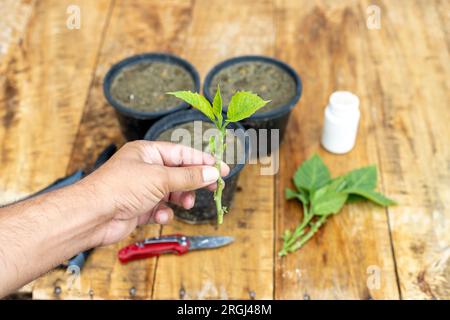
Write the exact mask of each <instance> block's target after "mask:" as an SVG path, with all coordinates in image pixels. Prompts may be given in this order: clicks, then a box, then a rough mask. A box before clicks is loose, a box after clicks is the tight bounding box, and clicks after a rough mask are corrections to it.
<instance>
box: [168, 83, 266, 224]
mask: <svg viewBox="0 0 450 320" xmlns="http://www.w3.org/2000/svg"><path fill="white" fill-rule="evenodd" d="M168 94H170V95H173V96H175V97H177V98H179V99H181V100H183V101H185V102H186V103H188V104H190V105H191V106H192V107H194V108H195V109H198V110H199V111H201V112H202V113H203V114H204V115H206V116H207V117H208V118H209V119H210V120H211V121H212V122H213V123H214V125H215V126H216V128H217V129H218V131H219V133H218V135H215V136H212V137H211V138H210V140H209V149H210V151H211V154H212V155H213V156H214V158H215V160H216V162H215V167H216V168H217V170H219V172H220V166H221V163H222V160H223V152H224V149H225V136H226V128H227V126H228V124H230V123H232V122H238V121H241V120H243V119H246V118H248V117H250V116H251V115H252V114H254V113H255V112H256V111H258V110H259V109H261V108H262V107H264V106H265V105H266V104H267V103H269V102H270V101H267V100H263V99H262V98H261V97H259V96H258V95H256V94H254V93H252V92H247V91H238V92H236V93H235V94H234V95H233V96H232V97H231V100H230V103H229V105H228V109H227V114H226V118H224V116H223V114H222V109H223V105H222V96H221V94H220V87H219V85H217V91H216V94H215V96H214V100H213V104H212V106H211V104H210V103H209V101H208V100H207V99H206V98H205V97H203V96H201V95H200V94H198V93H195V92H191V91H176V92H168ZM224 187H225V183H224V181H223V179H222V178H219V180H218V181H217V189H216V191H215V192H214V201H215V203H216V210H217V223H218V224H222V223H223V216H224V214H225V213H226V212H227V208H226V207H225V206H222V192H223V189H224Z"/></svg>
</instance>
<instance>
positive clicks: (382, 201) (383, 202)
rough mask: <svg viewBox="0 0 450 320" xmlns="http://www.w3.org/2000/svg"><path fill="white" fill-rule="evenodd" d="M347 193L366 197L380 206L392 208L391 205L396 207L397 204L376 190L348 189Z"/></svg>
mask: <svg viewBox="0 0 450 320" xmlns="http://www.w3.org/2000/svg"><path fill="white" fill-rule="evenodd" d="M345 192H347V193H349V194H354V195H357V196H360V197H364V198H366V199H367V200H370V201H372V202H374V203H376V204H378V205H380V206H384V207H386V206H390V205H394V204H397V203H396V202H395V201H394V200H392V199H389V198H386V197H385V196H384V195H382V194H381V193H378V192H376V191H374V190H370V189H363V188H357V189H346V190H345Z"/></svg>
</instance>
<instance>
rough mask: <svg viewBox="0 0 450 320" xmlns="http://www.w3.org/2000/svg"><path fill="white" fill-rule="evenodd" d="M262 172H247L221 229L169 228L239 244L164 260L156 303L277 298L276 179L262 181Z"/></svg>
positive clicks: (167, 231) (158, 276)
mask: <svg viewBox="0 0 450 320" xmlns="http://www.w3.org/2000/svg"><path fill="white" fill-rule="evenodd" d="M259 170H260V166H259V165H249V166H247V167H246V168H245V169H244V171H243V173H242V174H241V176H240V177H239V185H238V190H240V191H239V192H237V193H236V198H235V199H234V203H233V207H232V210H230V212H229V214H227V216H226V217H225V222H224V224H223V225H221V226H220V227H216V226H215V225H208V224H206V225H188V224H185V223H183V222H179V221H176V222H175V223H173V224H172V225H170V226H164V228H163V233H164V234H173V233H183V234H187V235H229V236H232V237H234V238H235V242H234V243H233V244H231V245H229V246H227V247H224V248H220V249H217V250H204V251H201V252H200V251H197V252H192V253H189V254H187V255H184V256H182V257H179V256H173V255H167V256H162V257H160V258H159V260H158V268H157V270H156V281H155V291H154V298H155V299H189V300H190V299H272V298H273V177H272V176H260V172H259ZM255 177H258V178H257V179H255Z"/></svg>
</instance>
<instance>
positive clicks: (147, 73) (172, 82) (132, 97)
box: [111, 61, 195, 112]
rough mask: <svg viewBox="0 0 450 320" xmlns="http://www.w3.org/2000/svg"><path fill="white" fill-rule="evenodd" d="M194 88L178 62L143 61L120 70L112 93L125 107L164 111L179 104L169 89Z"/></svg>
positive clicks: (113, 84) (112, 87) (113, 82)
mask: <svg viewBox="0 0 450 320" xmlns="http://www.w3.org/2000/svg"><path fill="white" fill-rule="evenodd" d="M178 90H195V84H194V80H193V79H192V76H191V75H190V74H189V72H188V71H187V70H185V69H184V68H183V67H181V66H178V65H176V64H170V63H164V62H153V61H152V62H149V61H146V62H140V63H136V64H133V65H131V66H128V67H125V68H123V69H122V70H120V71H119V73H118V74H117V76H116V77H115V78H114V79H113V81H112V84H111V96H112V98H113V99H115V100H116V101H117V102H119V103H121V104H122V105H123V106H125V107H128V108H131V109H135V110H140V111H149V112H155V111H161V110H166V109H167V108H172V107H176V106H178V105H179V104H180V100H178V99H177V98H176V97H174V96H170V95H167V94H166V92H170V91H178Z"/></svg>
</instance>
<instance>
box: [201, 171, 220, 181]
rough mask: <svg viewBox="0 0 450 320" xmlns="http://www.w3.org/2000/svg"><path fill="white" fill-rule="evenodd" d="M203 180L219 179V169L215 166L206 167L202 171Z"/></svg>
mask: <svg viewBox="0 0 450 320" xmlns="http://www.w3.org/2000/svg"><path fill="white" fill-rule="evenodd" d="M202 175H203V182H214V181H217V179H219V171H218V170H217V169H216V168H214V167H205V168H203V171H202Z"/></svg>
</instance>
